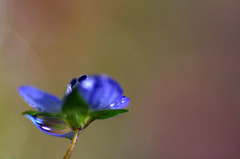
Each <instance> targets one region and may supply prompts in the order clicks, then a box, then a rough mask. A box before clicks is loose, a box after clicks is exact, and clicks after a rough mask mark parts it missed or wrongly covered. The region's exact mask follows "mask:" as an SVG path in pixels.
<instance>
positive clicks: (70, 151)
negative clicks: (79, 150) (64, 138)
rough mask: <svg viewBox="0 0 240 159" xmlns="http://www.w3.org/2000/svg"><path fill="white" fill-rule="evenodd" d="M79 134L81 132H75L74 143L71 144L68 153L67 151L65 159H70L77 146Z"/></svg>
mask: <svg viewBox="0 0 240 159" xmlns="http://www.w3.org/2000/svg"><path fill="white" fill-rule="evenodd" d="M79 132H80V130H78V129H77V130H75V131H74V136H73V139H72V142H71V144H70V146H69V148H68V151H67V153H66V155H65V156H64V159H69V158H70V156H71V154H72V151H73V149H74V147H75V144H76V142H77V139H78V135H79Z"/></svg>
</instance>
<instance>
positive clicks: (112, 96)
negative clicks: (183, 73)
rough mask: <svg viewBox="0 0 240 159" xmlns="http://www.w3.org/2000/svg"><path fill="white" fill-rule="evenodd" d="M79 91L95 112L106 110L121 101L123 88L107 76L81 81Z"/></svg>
mask: <svg viewBox="0 0 240 159" xmlns="http://www.w3.org/2000/svg"><path fill="white" fill-rule="evenodd" d="M78 89H79V91H80V93H81V95H82V97H83V98H84V99H85V101H86V102H87V103H88V104H89V106H90V107H91V109H93V110H103V109H106V108H107V107H108V106H109V105H110V104H111V103H114V102H117V101H119V100H120V99H121V97H122V94H123V90H122V88H121V86H120V85H119V84H118V83H117V81H115V80H114V79H112V78H111V77H109V76H107V75H103V74H100V75H91V76H88V78H86V79H84V80H82V81H80V83H79V85H78Z"/></svg>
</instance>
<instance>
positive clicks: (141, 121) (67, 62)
mask: <svg viewBox="0 0 240 159" xmlns="http://www.w3.org/2000/svg"><path fill="white" fill-rule="evenodd" d="M239 6H240V1H238V0H228V1H218V0H208V1H200V0H192V1H190V0H184V1H171V0H170V1H169V0H149V1H144V0H132V1H126V0H112V1H111V0H102V1H97V0H90V1H81V0H80V1H79V0H69V1H67V0H58V1H53V0H41V1H32V0H22V1H18V0H0V104H1V106H0V158H2V159H32V158H34V159H43V158H44V159H45V158H46V159H59V158H62V157H63V156H64V154H65V152H66V151H67V148H68V145H69V140H67V139H63V138H56V137H52V136H49V135H46V134H44V133H42V132H41V131H39V130H38V129H37V128H36V127H35V126H34V125H33V124H32V123H31V122H30V121H29V120H28V119H27V118H25V117H24V116H22V115H21V113H22V112H23V111H25V110H31V108H30V107H29V106H28V104H27V103H25V102H24V101H23V99H21V97H20V96H19V95H18V92H17V89H18V87H19V86H20V85H23V84H29V85H34V86H36V87H39V88H41V89H44V90H46V91H48V92H51V93H53V94H56V95H57V96H58V97H62V95H63V93H64V92H65V89H66V84H67V83H68V82H69V81H70V80H71V78H72V77H78V76H79V75H80V74H91V73H106V74H109V75H111V76H112V77H114V78H115V79H117V80H118V81H119V82H120V83H121V85H122V86H123V88H124V90H125V95H126V96H129V97H131V106H130V107H129V108H130V109H131V112H130V113H127V114H125V115H123V116H121V117H119V118H114V119H111V120H105V121H96V122H94V123H93V124H92V125H90V126H89V127H88V128H87V129H86V130H85V131H84V132H83V133H82V134H80V137H79V140H78V143H77V145H76V148H75V151H74V152H73V155H72V159H239V158H240V123H239V122H240V115H239V114H240V97H239V96H240V46H239V41H240V16H239V15H240V9H239Z"/></svg>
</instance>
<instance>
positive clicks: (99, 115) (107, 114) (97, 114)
mask: <svg viewBox="0 0 240 159" xmlns="http://www.w3.org/2000/svg"><path fill="white" fill-rule="evenodd" d="M126 112H129V110H128V109H107V110H100V111H92V112H90V116H91V120H92V121H93V120H96V119H100V120H102V119H108V118H112V117H115V116H118V115H120V114H123V113H126Z"/></svg>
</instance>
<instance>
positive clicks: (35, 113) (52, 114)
mask: <svg viewBox="0 0 240 159" xmlns="http://www.w3.org/2000/svg"><path fill="white" fill-rule="evenodd" d="M22 115H41V116H49V117H50V116H51V117H59V118H62V116H61V114H55V113H46V112H38V111H31V110H29V111H25V112H23V113H22Z"/></svg>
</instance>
